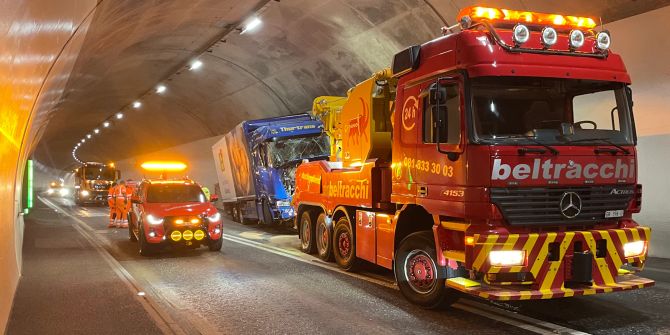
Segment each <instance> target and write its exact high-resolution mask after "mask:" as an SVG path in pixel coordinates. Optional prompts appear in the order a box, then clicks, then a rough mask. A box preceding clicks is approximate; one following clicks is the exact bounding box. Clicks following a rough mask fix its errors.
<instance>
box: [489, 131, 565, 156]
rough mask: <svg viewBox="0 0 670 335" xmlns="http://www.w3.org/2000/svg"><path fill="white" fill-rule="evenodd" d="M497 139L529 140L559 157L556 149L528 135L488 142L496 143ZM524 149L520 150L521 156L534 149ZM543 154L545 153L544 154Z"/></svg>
mask: <svg viewBox="0 0 670 335" xmlns="http://www.w3.org/2000/svg"><path fill="white" fill-rule="evenodd" d="M497 139H501V140H506V139H509V140H528V141H530V142H532V143H533V144H537V145H539V146H542V147H545V148H546V149H547V150H549V152H551V153H552V154H553V155H554V156H556V155H558V153H559V152H558V150H556V148H554V147H552V146H550V145H547V144H544V143H542V142H540V141H538V140H536V139H535V138H534V137H533V136H527V135H507V136H496V137H495V138H491V139H487V140H489V141H490V142H493V143H495V140H497ZM523 149H524V150H522V149H519V153H520V154H524V153H526V152H530V151H532V149H528V148H523ZM542 153H544V152H542Z"/></svg>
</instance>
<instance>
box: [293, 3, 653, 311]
mask: <svg viewBox="0 0 670 335" xmlns="http://www.w3.org/2000/svg"><path fill="white" fill-rule="evenodd" d="M458 20H459V22H460V24H459V26H455V27H450V28H446V29H445V35H444V36H442V37H440V38H437V39H435V40H433V41H430V42H428V43H425V44H422V45H416V46H412V47H409V48H407V49H406V50H403V51H401V52H399V53H398V54H396V56H395V57H394V60H393V66H392V68H391V69H390V70H386V71H382V72H379V73H376V74H375V75H373V77H372V78H370V79H369V80H367V81H365V82H363V83H360V84H359V85H357V86H356V87H354V88H353V89H352V90H351V91H350V93H349V94H348V100H347V102H346V104H345V105H344V108H343V110H342V112H341V113H340V114H339V117H340V118H341V120H339V122H341V124H344V125H347V124H348V125H350V128H352V129H353V128H355V129H356V130H357V131H356V132H352V131H349V132H347V131H346V129H345V134H344V136H343V141H342V152H343V154H342V157H343V158H342V159H341V160H339V161H337V162H332V161H331V162H310V163H305V164H302V165H300V166H299V167H298V171H297V178H296V182H297V186H296V194H295V196H294V205H295V206H296V210H297V212H298V217H302V219H301V220H303V221H305V222H306V223H307V224H304V223H303V222H301V223H300V225H299V227H303V226H305V227H307V226H309V224H310V222H311V221H313V220H314V219H313V218H314V217H316V216H317V215H320V213H324V214H325V221H326V222H327V223H330V224H331V230H330V232H329V234H331V235H329V236H332V244H331V246H330V248H333V249H332V250H333V253H334V254H335V260H336V262H337V263H338V265H340V266H341V267H343V268H345V269H351V268H353V264H354V263H355V260H356V259H364V260H367V261H369V262H372V263H375V264H378V265H381V266H384V267H387V268H389V269H394V271H395V274H396V280H397V282H398V285H399V287H400V289H401V292H402V293H403V294H404V295H405V296H406V297H407V298H408V299H409V300H410V301H412V302H415V303H418V304H421V305H424V306H426V307H435V306H437V305H438V304H439V303H440V302H441V301H444V300H445V299H446V300H449V299H448V298H445V297H446V296H451V297H453V295H452V294H450V293H448V291H449V290H448V289H454V290H459V291H462V292H465V293H467V294H470V295H475V296H480V297H483V298H487V299H492V300H513V299H550V298H560V297H568V296H574V295H588V294H596V293H604V292H612V291H619V290H629V289H636V288H643V287H648V286H651V285H653V284H654V282H653V281H652V280H649V279H645V278H640V277H637V276H634V275H633V274H632V273H633V272H635V271H638V270H640V269H641V268H642V267H643V264H644V261H645V258H646V254H647V249H648V241H649V238H650V229H649V228H647V227H641V226H639V225H638V224H637V223H636V222H635V220H633V216H632V215H633V214H634V213H638V212H639V211H640V208H641V186H640V185H638V184H637V158H636V157H637V155H636V149H635V145H636V141H637V139H636V134H635V122H634V117H633V113H632V107H633V102H632V94H631V90H630V88H629V87H628V85H629V84H630V77H629V75H628V73H627V72H626V68H625V66H624V64H623V61H622V59H621V57H620V56H619V55H617V54H615V53H613V52H611V51H610V49H609V46H610V36H609V33H607V32H606V31H603V32H596V31H595V30H594V28H595V22H594V20H593V19H590V18H580V17H573V16H562V15H557V14H541V13H531V12H518V11H511V10H506V9H497V8H486V7H468V8H466V9H464V10H463V11H462V12H461V14H460V15H459V18H458ZM359 99H360V101H359ZM384 99H386V100H384ZM367 101H370V102H367ZM391 102H393V103H391ZM348 106H349V107H348ZM357 106H360V107H357ZM384 106H390V107H388V108H389V110H387V109H386V107H384ZM388 115H390V117H387V116H388ZM361 120H365V121H366V122H365V123H362V121H361ZM368 120H370V121H368ZM389 143H390V146H389ZM304 213H308V214H309V215H306V214H305V215H303V216H301V214H304ZM318 224H319V222H317V225H318ZM333 226H334V228H332V227H333ZM340 226H341V227H340ZM347 227H348V228H347ZM305 231H309V230H305V229H303V230H301V232H305ZM323 231H326V230H323ZM303 235H304V234H303V233H301V239H303V244H304V241H305V240H306V239H309V236H308V237H305V238H303ZM312 237H315V236H314V235H312ZM315 238H317V240H319V239H320V238H321V235H318V234H317V236H316V237H315ZM308 242H309V241H308ZM317 243H318V242H317ZM427 243H428V244H427ZM306 246H309V245H306ZM319 247H320V245H319V244H317V246H316V247H315V248H317V249H318V248H319ZM303 250H309V248H307V247H305V248H303ZM319 254H321V251H319ZM351 254H353V255H354V256H353V257H352V256H351ZM442 271H444V273H443V272H442ZM445 278H446V280H444V279H445ZM445 288H447V290H445ZM451 301H453V300H451Z"/></svg>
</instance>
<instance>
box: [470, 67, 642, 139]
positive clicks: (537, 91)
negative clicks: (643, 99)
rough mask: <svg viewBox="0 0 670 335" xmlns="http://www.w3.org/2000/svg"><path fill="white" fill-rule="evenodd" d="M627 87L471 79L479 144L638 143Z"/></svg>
mask: <svg viewBox="0 0 670 335" xmlns="http://www.w3.org/2000/svg"><path fill="white" fill-rule="evenodd" d="M625 90H626V87H625V85H624V84H622V83H616V82H606V81H594V80H578V79H558V78H536V77H495V78H494V77H479V78H473V79H472V99H473V101H472V107H473V125H474V131H475V138H476V140H477V141H480V142H486V143H518V142H520V141H522V142H523V141H527V142H528V144H532V143H533V141H534V142H535V143H537V142H538V141H539V142H541V143H543V144H551V145H562V144H563V145H566V144H571V145H572V144H580V145H593V144H594V143H599V142H602V143H604V144H605V143H615V144H618V145H630V144H632V143H633V131H632V129H633V127H632V118H631V115H630V108H629V106H628V103H627V99H626V91H625Z"/></svg>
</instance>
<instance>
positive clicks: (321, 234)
mask: <svg viewBox="0 0 670 335" xmlns="http://www.w3.org/2000/svg"><path fill="white" fill-rule="evenodd" d="M328 235H329V234H328V229H327V228H326V225H325V224H324V223H323V222H321V223H320V224H319V226H318V228H317V229H316V243H317V246H318V248H319V253H325V252H326V249H327V248H328V243H329V241H330V236H328Z"/></svg>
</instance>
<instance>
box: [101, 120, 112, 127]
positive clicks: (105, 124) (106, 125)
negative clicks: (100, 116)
mask: <svg viewBox="0 0 670 335" xmlns="http://www.w3.org/2000/svg"><path fill="white" fill-rule="evenodd" d="M109 125H110V123H109V121H105V122H103V123H102V126H103V127H105V128H109Z"/></svg>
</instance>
